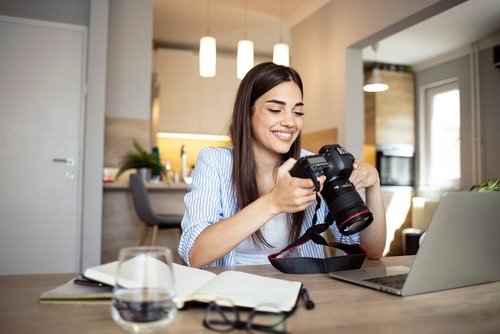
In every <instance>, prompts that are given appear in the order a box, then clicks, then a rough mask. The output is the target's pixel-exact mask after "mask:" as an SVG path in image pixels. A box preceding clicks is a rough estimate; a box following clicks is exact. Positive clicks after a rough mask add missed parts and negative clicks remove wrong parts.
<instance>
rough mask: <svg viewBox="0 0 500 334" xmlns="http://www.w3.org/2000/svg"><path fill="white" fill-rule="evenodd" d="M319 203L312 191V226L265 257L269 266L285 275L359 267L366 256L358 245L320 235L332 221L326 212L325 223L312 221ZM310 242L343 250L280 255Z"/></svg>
mask: <svg viewBox="0 0 500 334" xmlns="http://www.w3.org/2000/svg"><path fill="white" fill-rule="evenodd" d="M320 206H321V198H320V196H319V195H318V193H317V192H316V208H315V212H314V216H313V219H312V225H311V227H309V228H308V229H307V230H306V232H305V233H304V234H303V235H302V236H301V237H300V238H298V239H297V240H295V241H294V242H292V243H291V244H290V245H288V246H286V247H285V248H283V249H282V250H281V251H279V252H278V253H273V254H270V255H269V256H268V259H269V261H270V262H271V264H272V266H273V267H274V268H276V269H278V270H279V271H281V272H284V273H287V274H315V273H329V272H332V271H339V270H350V269H359V268H360V267H361V265H362V264H363V261H364V260H365V258H366V252H365V251H364V249H363V248H362V247H361V245H359V244H344V243H341V242H328V241H326V239H325V238H324V237H323V236H322V235H321V233H323V232H325V231H326V230H327V229H328V227H329V226H330V225H331V224H332V223H333V217H332V216H331V215H330V214H328V215H327V217H326V219H325V222H324V223H321V224H316V222H317V220H318V210H319V208H320ZM311 240H312V241H313V242H314V243H316V244H318V245H323V246H327V247H332V248H335V249H339V250H341V251H343V252H344V253H345V254H346V255H341V256H332V257H328V258H313V257H286V256H283V257H280V256H281V255H283V254H285V253H288V252H289V251H291V250H292V249H294V248H296V247H298V246H300V245H302V244H304V243H306V242H308V241H311Z"/></svg>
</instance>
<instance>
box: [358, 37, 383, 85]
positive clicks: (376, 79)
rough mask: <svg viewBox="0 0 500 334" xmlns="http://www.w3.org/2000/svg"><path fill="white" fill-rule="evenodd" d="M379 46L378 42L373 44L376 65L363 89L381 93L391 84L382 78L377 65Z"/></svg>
mask: <svg viewBox="0 0 500 334" xmlns="http://www.w3.org/2000/svg"><path fill="white" fill-rule="evenodd" d="M377 47H378V43H375V44H373V45H372V49H373V53H374V64H375V67H374V68H373V70H372V73H371V76H370V77H369V78H368V80H367V81H366V83H365V85H364V86H363V90H364V91H365V92H368V93H379V92H384V91H386V90H388V89H389V85H388V84H387V83H386V82H385V81H384V80H383V79H382V77H381V76H380V71H379V69H378V67H377Z"/></svg>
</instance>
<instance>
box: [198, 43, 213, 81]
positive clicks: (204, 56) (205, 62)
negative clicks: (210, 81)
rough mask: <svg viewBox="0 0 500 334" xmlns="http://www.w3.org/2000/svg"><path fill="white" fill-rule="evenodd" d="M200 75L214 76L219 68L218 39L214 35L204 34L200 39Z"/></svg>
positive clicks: (205, 76)
mask: <svg viewBox="0 0 500 334" xmlns="http://www.w3.org/2000/svg"><path fill="white" fill-rule="evenodd" d="M199 61H200V76H202V77H204V78H212V77H214V76H215V72H216V68H217V59H216V41H215V38H214V37H211V36H203V37H202V38H201V39H200V54H199Z"/></svg>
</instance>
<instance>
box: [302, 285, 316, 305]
mask: <svg viewBox="0 0 500 334" xmlns="http://www.w3.org/2000/svg"><path fill="white" fill-rule="evenodd" d="M302 298H303V299H304V303H305V304H306V309H307V310H312V309H313V308H314V302H313V301H312V299H311V297H309V293H308V292H307V289H306V288H302Z"/></svg>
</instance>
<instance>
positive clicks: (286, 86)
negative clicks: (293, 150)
mask: <svg viewBox="0 0 500 334" xmlns="http://www.w3.org/2000/svg"><path fill="white" fill-rule="evenodd" d="M303 105H304V103H303V102H302V93H301V92H300V88H299V86H298V85H297V84H296V83H295V82H293V81H287V82H284V83H281V84H279V85H277V86H275V87H273V88H272V89H270V90H268V91H267V92H266V93H265V94H264V95H262V96H261V97H259V98H258V99H257V100H256V101H255V104H254V105H253V109H254V110H253V115H252V134H253V139H254V142H253V148H254V151H255V153H256V154H272V155H279V154H284V153H286V152H288V151H289V150H290V147H291V146H292V144H293V142H294V141H295V139H297V136H298V135H299V132H300V130H302V116H303V115H304V113H303V111H302V109H303Z"/></svg>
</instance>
